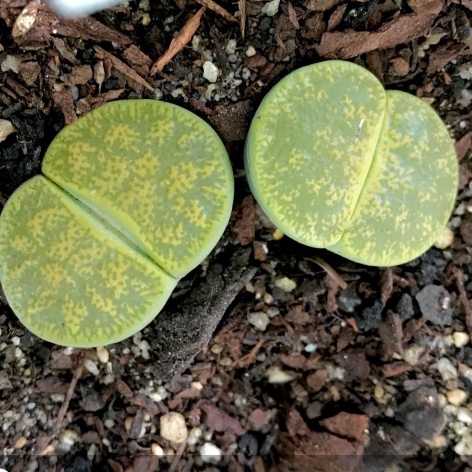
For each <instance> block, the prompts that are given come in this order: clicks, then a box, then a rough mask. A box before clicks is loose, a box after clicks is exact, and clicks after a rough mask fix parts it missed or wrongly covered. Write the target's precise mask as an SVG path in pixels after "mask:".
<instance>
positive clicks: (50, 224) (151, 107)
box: [0, 100, 234, 347]
mask: <svg viewBox="0 0 472 472" xmlns="http://www.w3.org/2000/svg"><path fill="white" fill-rule="evenodd" d="M42 171H43V174H44V175H40V176H36V177H34V178H33V179H31V180H29V181H28V182H26V183H25V184H23V185H22V186H21V187H20V188H18V189H17V190H16V191H15V193H14V194H13V195H12V196H11V198H10V199H9V200H8V202H7V204H6V206H5V208H4V210H3V212H2V214H1V216H0V280H1V283H2V286H3V289H4V291H5V294H6V297H7V300H8V302H9V304H10V306H11V308H12V309H13V311H14V312H15V313H16V315H17V316H18V318H19V319H20V320H21V321H22V322H23V324H24V325H25V326H26V327H27V328H29V329H30V330H31V331H32V332H33V333H35V334H37V335H38V336H39V337H41V338H43V339H46V340H48V341H51V342H54V343H56V344H61V345H66V346H81V347H91V346H99V345H106V344H110V343H112V342H117V341H120V340H122V339H124V338H126V337H128V336H130V335H132V334H134V333H136V332H137V331H139V330H140V329H142V328H143V327H144V326H146V325H147V324H148V323H149V322H150V321H151V320H152V319H153V318H154V317H155V316H156V314H157V313H158V312H159V310H160V309H161V308H162V307H163V306H164V304H165V302H166V301H167V299H168V298H169V296H170V294H171V293H172V290H173V289H174V287H175V285H176V283H177V281H178V279H179V278H180V277H182V276H183V275H185V274H187V273H188V272H189V271H191V270H192V269H193V268H195V267H196V266H197V265H198V264H199V263H200V262H201V261H202V260H203V259H204V258H205V257H206V256H207V255H208V254H209V253H210V251H211V250H212V249H213V247H214V246H215V244H216V243H217V241H218V239H219V238H220V237H221V235H222V233H223V231H224V228H225V226H226V224H227V222H228V219H229V215H230V212H231V206H232V201H233V193H234V189H233V175H232V170H231V164H230V162H229V158H228V155H227V153H226V150H225V148H224V146H223V144H222V142H221V141H220V139H219V138H218V136H217V135H216V133H215V132H214V131H213V130H212V129H211V128H210V127H209V126H208V125H207V124H206V123H205V122H204V121H203V120H201V119H200V118H198V117H197V116H196V115H194V114H192V113H190V112H188V111H186V110H184V109H182V108H180V107H177V106H174V105H171V104H167V103H162V102H156V101H152V100H127V101H120V102H113V103H110V104H107V105H104V106H102V107H100V108H98V109H97V110H95V111H93V112H91V113H89V114H88V115H86V116H84V117H83V118H81V119H79V120H78V121H77V122H76V123H74V124H72V125H69V126H67V127H65V128H64V129H63V130H62V131H61V132H60V133H59V134H58V136H57V137H56V138H55V139H54V141H53V142H52V143H51V145H50V147H49V149H48V150H47V152H46V156H45V158H44V161H43V167H42Z"/></svg>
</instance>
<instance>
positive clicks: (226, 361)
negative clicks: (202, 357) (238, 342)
mask: <svg viewBox="0 0 472 472" xmlns="http://www.w3.org/2000/svg"><path fill="white" fill-rule="evenodd" d="M232 363H233V361H232V360H231V357H228V356H226V357H223V358H222V359H221V360H220V365H222V366H223V367H228V366H229V365H231V364H232Z"/></svg>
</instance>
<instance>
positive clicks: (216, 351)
mask: <svg viewBox="0 0 472 472" xmlns="http://www.w3.org/2000/svg"><path fill="white" fill-rule="evenodd" d="M210 351H211V352H212V353H213V354H220V353H221V351H223V346H221V345H220V344H213V346H211V349H210Z"/></svg>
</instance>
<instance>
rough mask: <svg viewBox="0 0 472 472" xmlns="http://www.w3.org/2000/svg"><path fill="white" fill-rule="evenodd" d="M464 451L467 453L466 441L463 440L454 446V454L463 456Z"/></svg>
mask: <svg viewBox="0 0 472 472" xmlns="http://www.w3.org/2000/svg"><path fill="white" fill-rule="evenodd" d="M464 451H465V441H464V440H463V439H462V440H461V441H459V442H458V443H457V444H456V445H455V446H454V452H455V453H456V454H457V455H458V456H461V455H462V454H463V453H464Z"/></svg>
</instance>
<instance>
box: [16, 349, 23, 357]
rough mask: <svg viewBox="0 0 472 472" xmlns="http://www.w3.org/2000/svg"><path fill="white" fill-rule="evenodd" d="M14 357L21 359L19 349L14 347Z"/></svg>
mask: <svg viewBox="0 0 472 472" xmlns="http://www.w3.org/2000/svg"><path fill="white" fill-rule="evenodd" d="M15 357H16V358H17V359H21V358H22V357H23V351H22V350H21V348H19V347H15Z"/></svg>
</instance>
